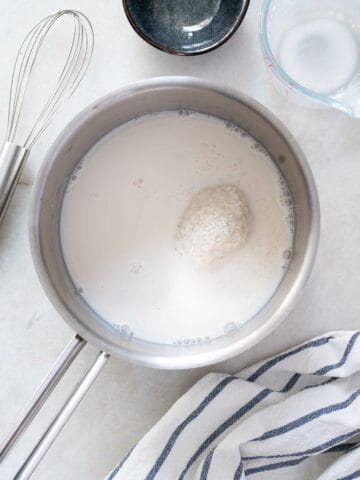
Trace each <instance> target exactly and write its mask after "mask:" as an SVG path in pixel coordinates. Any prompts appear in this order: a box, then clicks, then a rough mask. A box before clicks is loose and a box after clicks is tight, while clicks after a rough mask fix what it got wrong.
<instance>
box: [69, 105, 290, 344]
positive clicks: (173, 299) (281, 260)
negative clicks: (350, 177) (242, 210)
mask: <svg viewBox="0 0 360 480" xmlns="http://www.w3.org/2000/svg"><path fill="white" fill-rule="evenodd" d="M219 185H235V186H236V187H238V188H239V189H241V191H242V192H243V193H244V195H245V196H246V198H247V202H248V205H249V208H250V210H251V217H252V221H251V229H250V233H249V235H248V238H247V240H246V243H245V244H244V245H242V246H241V248H239V249H238V250H236V251H233V252H231V253H229V254H228V255H225V256H224V258H222V259H220V260H218V261H216V262H215V263H214V264H210V265H206V266H205V267H204V268H198V267H197V266H195V265H194V263H193V262H192V261H191V259H189V258H187V257H186V256H181V255H180V254H179V252H178V251H177V250H176V241H175V237H176V230H177V227H178V225H179V221H180V219H181V218H182V215H183V213H184V211H185V210H186V208H187V206H188V205H189V203H190V202H191V199H192V198H193V196H194V195H196V194H197V193H198V192H199V191H201V190H203V189H205V188H208V187H216V186H219ZM292 232H293V211H292V206H291V198H290V194H289V191H288V189H287V186H286V183H285V181H284V179H283V177H282V176H281V175H280V173H279V171H278V169H277V168H276V167H275V165H274V164H273V162H272V161H271V159H270V158H269V156H268V154H267V152H266V151H265V150H264V148H263V147H262V146H261V145H260V144H258V143H257V142H256V141H255V140H254V139H253V138H251V137H250V136H249V135H248V134H247V133H246V132H244V131H243V130H241V129H239V128H237V127H235V126H234V125H232V124H229V123H225V122H224V121H222V120H219V119H216V118H214V117H210V116H205V115H202V114H198V113H192V112H187V111H186V112H164V113H160V114H153V115H146V116H143V117H141V118H139V119H135V120H132V121H130V122H128V123H127V124H125V125H123V126H121V127H119V128H117V129H115V130H114V131H113V132H111V133H110V134H109V135H107V136H106V137H104V138H103V139H102V140H101V141H100V142H98V143H97V144H96V145H95V146H94V147H93V148H92V149H91V150H90V151H89V152H88V154H87V155H86V156H85V158H84V159H83V161H82V162H81V163H80V164H79V165H78V166H77V167H76V169H75V170H74V172H73V175H72V177H71V180H70V182H69V185H68V187H67V191H66V194H65V197H64V202H63V210H62V218H61V240H62V248H63V254H64V258H65V261H66V264H67V267H68V270H69V273H70V275H71V277H72V279H73V281H74V283H75V285H76V287H77V289H78V291H79V292H80V293H81V295H82V297H83V298H84V300H85V301H86V302H87V303H88V304H89V305H90V306H91V307H92V308H93V309H94V310H95V311H96V312H97V313H98V314H99V315H100V316H101V317H102V318H103V319H104V320H105V321H107V322H110V323H111V324H112V325H114V326H116V328H117V329H119V331H120V332H122V333H123V334H124V335H133V336H134V337H137V338H140V339H144V340H148V341H151V342H158V343H166V344H171V343H185V344H188V343H194V342H201V341H204V340H207V339H209V338H214V337H218V336H221V335H224V334H227V333H230V332H232V331H234V330H236V329H237V328H239V327H240V326H241V325H242V324H243V323H245V322H246V321H247V320H249V319H250V318H251V317H253V316H254V315H255V314H256V313H257V312H258V311H259V310H260V309H261V308H262V307H263V306H264V304H265V303H266V302H267V301H268V300H269V298H270V297H271V296H272V295H273V293H274V292H275V290H276V289H277V287H278V285H279V283H280V281H281V279H282V277H283V275H284V272H285V270H286V267H287V264H288V262H289V258H290V257H291V248H292V237H293V233H292Z"/></svg>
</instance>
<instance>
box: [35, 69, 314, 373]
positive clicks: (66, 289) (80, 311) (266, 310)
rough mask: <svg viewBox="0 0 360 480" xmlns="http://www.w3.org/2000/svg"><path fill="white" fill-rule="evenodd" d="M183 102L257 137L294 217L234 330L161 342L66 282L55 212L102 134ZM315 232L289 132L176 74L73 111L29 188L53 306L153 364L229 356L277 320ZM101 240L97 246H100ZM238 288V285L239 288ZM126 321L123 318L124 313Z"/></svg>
mask: <svg viewBox="0 0 360 480" xmlns="http://www.w3.org/2000/svg"><path fill="white" fill-rule="evenodd" d="M180 109H190V110H194V111H198V112H202V113H206V114H211V115H215V116H217V117H219V118H222V119H224V120H227V121H230V122H232V123H234V124H236V125H238V126H240V127H242V128H243V129H245V130H247V131H248V133H249V134H250V135H251V136H252V137H254V138H255V139H256V140H257V141H258V142H260V143H261V144H262V145H263V146H264V147H265V148H266V149H267V150H268V152H269V153H270V155H271V157H272V159H273V161H274V162H275V163H276V164H277V166H278V168H279V169H280V171H281V172H282V174H283V175H284V177H285V179H286V181H287V184H288V187H289V190H290V193H291V196H292V199H293V207H294V217H295V232H294V243H293V254H292V258H291V261H290V265H289V268H288V270H287V271H286V273H285V275H284V277H283V280H282V282H281V284H280V285H279V287H278V289H277V291H276V292H275V294H274V295H273V296H272V298H271V299H270V300H269V301H268V303H267V304H266V305H265V306H264V307H263V308H262V310H261V311H260V312H258V314H257V315H256V316H254V317H253V318H252V319H251V320H250V321H248V322H247V323H245V324H244V326H243V327H242V328H241V329H240V330H239V331H237V332H235V333H232V334H229V335H226V336H223V337H220V338H217V339H214V340H211V341H208V342H205V343H201V344H194V345H181V346H180V345H161V344H155V343H150V342H146V341H141V340H138V339H135V338H132V337H128V336H126V335H123V334H121V332H119V331H118V330H116V329H113V328H112V327H111V325H110V324H108V323H106V322H105V321H104V320H103V319H102V318H101V317H100V316H98V315H97V314H96V312H94V311H93V310H92V309H91V308H90V307H89V306H88V305H87V304H86V302H85V301H84V300H83V299H82V297H81V295H79V292H78V291H77V289H76V287H75V285H74V284H73V282H72V280H71V278H70V276H69V274H68V271H67V268H66V265H65V262H64V258H63V255H62V250H61V245H60V233H59V224H60V213H61V207H62V201H63V197H64V193H65V188H66V185H67V182H68V180H69V177H70V175H71V173H72V171H73V169H74V168H75V166H76V164H77V163H78V162H79V161H80V160H81V159H82V158H83V156H84V155H85V154H86V153H87V152H88V150H89V149H90V148H91V147H92V146H93V145H94V144H95V143H96V142H97V141H98V140H99V139H101V138H102V137H103V136H104V135H106V134H107V133H108V132H110V131H111V130H113V129H114V128H115V127H117V126H119V125H121V124H123V123H124V122H126V121H128V120H129V119H131V118H134V117H137V116H141V115H143V114H145V113H150V112H160V111H169V110H180ZM318 235H319V206H318V199H317V193H316V188H315V185H314V181H313V178H312V174H311V172H310V170H309V167H308V165H307V162H306V160H305V159H304V157H303V155H302V153H301V151H300V150H299V148H298V147H297V145H296V143H295V142H294V140H293V139H292V137H291V135H290V134H289V132H288V131H287V130H286V129H285V128H284V127H283V126H282V125H281V124H280V123H279V121H278V120H277V119H276V118H275V117H274V116H273V115H271V114H270V113H269V112H267V111H266V110H265V109H264V108H263V107H262V106H261V105H259V104H258V103H256V102H255V101H253V100H251V99H249V98H248V97H246V96H243V95H240V94H238V93H236V92H234V91H231V90H225V89H221V88H218V87H215V86H213V85H211V84H208V83H206V82H203V81H200V80H195V79H191V78H183V77H169V78H161V79H152V80H147V81H143V82H140V83H137V84H135V85H132V86H129V87H125V88H123V89H121V90H119V91H117V92H115V93H112V94H110V95H108V96H106V97H104V98H102V99H101V100H99V101H98V102H96V103H95V104H93V105H91V106H90V107H88V108H87V109H86V110H85V111H83V112H82V113H81V114H79V115H78V116H77V117H76V118H75V119H74V120H73V121H72V122H71V123H70V124H69V125H68V126H67V128H66V129H65V130H64V131H63V132H62V133H61V135H60V136H59V137H58V139H57V141H56V142H55V144H54V145H53V147H52V149H51V150H50V152H49V154H48V156H47V158H46V161H45V162H44V165H43V167H42V170H41V172H40V174H39V176H38V179H37V183H36V186H35V189H34V193H33V201H32V208H31V220H30V238H31V246H32V253H33V257H34V261H35V265H36V268H37V271H38V274H39V277H40V280H41V282H42V284H43V286H44V288H45V291H46V292H47V294H48V296H49V298H50V300H51V301H52V302H53V304H54V305H55V307H56V308H57V310H58V311H59V313H60V314H61V315H62V317H63V318H64V319H65V320H66V322H67V323H68V324H69V325H71V326H72V328H73V329H74V330H75V331H76V332H77V333H79V334H80V335H81V336H83V337H84V338H85V339H86V340H88V341H89V342H91V343H92V344H95V345H96V346H98V347H99V348H101V349H103V350H105V351H106V352H108V353H110V354H114V355H115V356H118V357H121V358H125V359H127V360H129V361H133V362H136V363H140V364H143V365H147V366H151V367H157V368H169V369H174V368H189V367H197V366H202V365H208V364H211V363H215V362H218V361H221V360H224V359H226V358H229V357H231V356H234V355H236V354H238V353H240V352H242V351H244V350H246V349H248V348H249V347H251V346H252V345H254V344H255V343H257V342H258V341H260V340H261V339H262V338H263V337H264V336H265V335H267V334H268V333H269V332H270V331H271V330H272V329H273V328H274V327H276V326H277V325H279V323H280V322H281V320H283V319H284V316H285V315H286V313H287V312H288V310H289V308H290V306H291V305H292V303H293V301H294V300H295V298H296V296H297V294H298V293H299V291H300V289H301V288H302V286H303V285H304V283H305V281H306V279H307V277H308V275H309V273H310V271H311V268H312V265H313V262H314V257H315V253H316V248H317V244H318ZM100 248H101V247H100ZM240 294H241V292H239V295H240ZM125 321H126V320H125Z"/></svg>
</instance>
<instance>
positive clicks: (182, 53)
mask: <svg viewBox="0 0 360 480" xmlns="http://www.w3.org/2000/svg"><path fill="white" fill-rule="evenodd" d="M122 3H123V8H124V11H125V15H126V18H127V19H128V21H129V23H130V25H131V26H132V28H133V30H134V31H135V32H136V33H137V34H138V35H139V36H140V37H141V38H142V39H143V40H145V42H146V43H148V44H149V45H151V46H152V47H155V48H156V49H158V50H160V51H162V52H165V53H170V54H172V55H178V56H182V57H193V56H195V55H201V54H203V53H207V52H211V51H212V50H215V49H217V48H219V47H220V46H221V45H223V44H224V43H225V42H227V41H228V40H229V39H230V38H231V37H232V36H233V35H234V34H235V32H236V31H237V29H238V28H239V27H240V25H241V24H242V22H243V20H244V18H245V16H246V13H247V11H248V8H249V5H250V0H243V7H242V10H241V12H240V15H239V16H238V18H237V20H236V22H235V23H234V24H233V25H232V27H231V29H230V30H229V31H228V32H227V33H226V34H225V35H224V36H223V37H222V38H221V40H219V41H218V42H216V43H215V44H214V45H211V46H210V47H205V48H201V49H199V50H193V51H191V52H185V51H184V50H178V49H176V48H171V47H166V46H165V45H163V44H161V43H159V42H156V41H155V40H153V39H152V38H150V37H149V36H148V35H146V34H145V33H144V31H143V30H141V28H140V27H139V26H138V24H137V23H136V21H135V20H134V18H133V16H132V15H131V13H130V9H129V0H122Z"/></svg>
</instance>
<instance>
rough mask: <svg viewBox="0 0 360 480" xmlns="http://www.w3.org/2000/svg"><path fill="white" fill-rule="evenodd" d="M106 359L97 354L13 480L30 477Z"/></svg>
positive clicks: (107, 356)
mask: <svg viewBox="0 0 360 480" xmlns="http://www.w3.org/2000/svg"><path fill="white" fill-rule="evenodd" d="M108 359H109V355H108V354H107V353H105V352H99V354H98V356H97V358H96V360H95V362H94V363H93V364H92V365H91V367H90V368H89V370H88V371H87V372H86V373H85V374H84V376H83V378H82V379H81V380H80V382H79V383H78V385H77V386H76V387H75V388H74V390H73V392H72V393H71V394H70V396H69V398H68V399H67V401H66V402H65V404H64V405H63V407H62V408H61V410H60V411H59V413H58V414H57V415H56V416H55V418H54V420H53V421H52V423H51V425H50V426H49V428H48V429H47V430H46V432H45V433H44V434H43V436H42V437H41V438H40V440H39V441H38V443H37V445H36V446H35V448H34V449H33V451H32V452H31V453H30V455H29V456H28V458H27V459H26V461H25V462H24V464H23V466H22V467H21V468H20V470H19V471H18V473H17V474H16V475H15V477H14V480H27V479H28V478H30V477H31V475H32V474H33V472H34V471H35V469H36V467H37V466H38V464H39V463H40V461H41V460H42V458H43V457H44V455H45V454H46V452H47V451H48V450H49V448H50V447H51V445H52V444H53V442H54V441H55V439H56V437H57V436H58V435H59V433H60V432H61V430H62V429H63V428H64V426H65V425H66V423H67V421H68V420H69V418H70V417H71V415H72V414H73V412H74V411H75V409H76V407H77V406H78V405H79V403H80V402H81V400H82V399H83V398H84V396H85V395H86V393H87V391H88V390H89V388H90V387H91V385H92V384H93V383H94V381H95V380H96V378H97V376H98V375H99V373H100V372H101V370H102V369H103V367H104V366H105V364H106V362H107V361H108Z"/></svg>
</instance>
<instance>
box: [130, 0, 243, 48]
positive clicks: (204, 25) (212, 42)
mask: <svg viewBox="0 0 360 480" xmlns="http://www.w3.org/2000/svg"><path fill="white" fill-rule="evenodd" d="M249 3H250V0H123V4H124V8H125V12H126V15H127V17H128V19H129V21H130V23H131V25H132V27H133V28H134V30H135V31H136V32H137V33H138V34H139V35H140V36H141V37H142V38H143V39H144V40H145V41H146V42H148V43H150V45H153V46H154V47H156V48H159V49H160V50H163V51H165V52H168V53H173V54H176V55H198V54H200V53H205V52H208V51H210V50H213V49H214V48H217V47H219V46H220V45H222V44H223V43H224V42H226V40H228V39H229V38H230V37H231V36H232V35H233V34H234V32H235V31H236V30H237V28H238V27H239V25H240V24H241V22H242V20H243V18H244V17H245V14H246V11H247V9H248V6H249Z"/></svg>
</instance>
